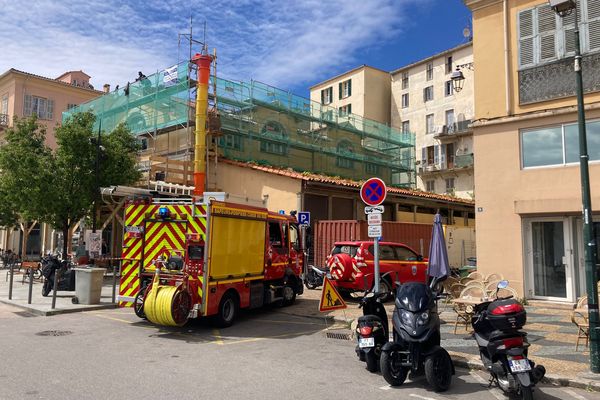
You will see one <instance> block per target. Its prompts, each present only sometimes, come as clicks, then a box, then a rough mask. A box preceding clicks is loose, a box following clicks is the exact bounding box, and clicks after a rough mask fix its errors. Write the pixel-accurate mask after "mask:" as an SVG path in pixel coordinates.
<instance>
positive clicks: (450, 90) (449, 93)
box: [444, 81, 454, 97]
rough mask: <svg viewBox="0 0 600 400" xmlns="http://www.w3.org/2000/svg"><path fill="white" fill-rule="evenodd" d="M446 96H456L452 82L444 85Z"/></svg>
mask: <svg viewBox="0 0 600 400" xmlns="http://www.w3.org/2000/svg"><path fill="white" fill-rule="evenodd" d="M444 88H445V89H444V95H445V96H446V97H448V96H452V95H453V94H454V87H453V86H452V81H446V84H445V85H444Z"/></svg>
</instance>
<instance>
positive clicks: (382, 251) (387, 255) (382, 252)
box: [369, 245, 396, 260]
mask: <svg viewBox="0 0 600 400" xmlns="http://www.w3.org/2000/svg"><path fill="white" fill-rule="evenodd" d="M369 253H371V254H375V246H373V245H371V246H369ZM395 259H396V254H395V252H394V248H393V247H392V246H389V245H388V246H386V245H380V246H379V260H395Z"/></svg>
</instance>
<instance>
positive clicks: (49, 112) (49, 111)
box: [46, 100, 54, 119]
mask: <svg viewBox="0 0 600 400" xmlns="http://www.w3.org/2000/svg"><path fill="white" fill-rule="evenodd" d="M47 107H48V109H47V110H46V118H47V119H53V115H54V100H48V102H47Z"/></svg>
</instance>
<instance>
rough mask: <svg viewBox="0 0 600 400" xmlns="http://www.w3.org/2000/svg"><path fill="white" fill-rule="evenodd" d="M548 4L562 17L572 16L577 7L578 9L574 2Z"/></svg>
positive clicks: (563, 0) (562, 0) (557, 0)
mask: <svg viewBox="0 0 600 400" xmlns="http://www.w3.org/2000/svg"><path fill="white" fill-rule="evenodd" d="M548 4H549V5H550V7H552V9H553V10H554V12H556V13H557V14H558V15H560V16H561V17H566V16H567V15H569V14H571V12H572V11H573V10H574V9H575V7H577V5H576V4H575V1H574V0H548Z"/></svg>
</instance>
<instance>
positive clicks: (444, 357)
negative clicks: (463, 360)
mask: <svg viewBox="0 0 600 400" xmlns="http://www.w3.org/2000/svg"><path fill="white" fill-rule="evenodd" d="M425 378H426V379H427V383H429V384H430V385H431V386H432V387H433V390H435V391H436V392H445V391H446V390H448V388H449V387H450V383H451V382H452V359H451V358H450V355H449V354H448V352H447V351H446V350H444V349H443V348H441V347H439V346H436V348H435V349H434V350H433V351H432V352H431V354H430V355H429V356H427V358H426V359H425Z"/></svg>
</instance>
